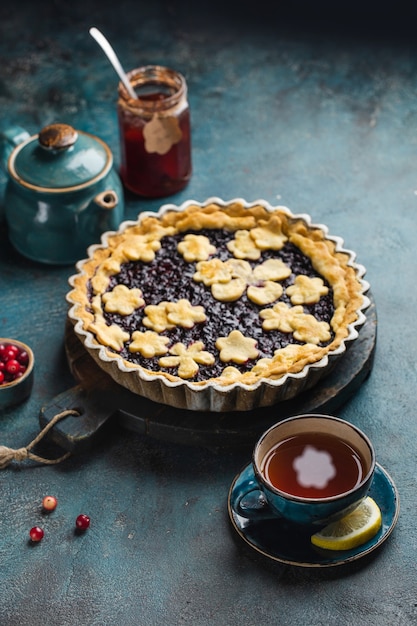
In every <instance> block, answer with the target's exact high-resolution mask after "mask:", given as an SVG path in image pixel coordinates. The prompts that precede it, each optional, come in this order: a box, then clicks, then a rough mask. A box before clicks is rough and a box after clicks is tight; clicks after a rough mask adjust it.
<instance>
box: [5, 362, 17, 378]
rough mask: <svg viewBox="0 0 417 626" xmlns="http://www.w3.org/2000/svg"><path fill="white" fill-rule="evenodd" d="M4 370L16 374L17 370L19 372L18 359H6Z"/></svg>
mask: <svg viewBox="0 0 417 626" xmlns="http://www.w3.org/2000/svg"><path fill="white" fill-rule="evenodd" d="M6 372H7V373H8V374H12V375H16V374H17V373H18V372H20V363H19V361H16V359H10V360H9V361H6Z"/></svg>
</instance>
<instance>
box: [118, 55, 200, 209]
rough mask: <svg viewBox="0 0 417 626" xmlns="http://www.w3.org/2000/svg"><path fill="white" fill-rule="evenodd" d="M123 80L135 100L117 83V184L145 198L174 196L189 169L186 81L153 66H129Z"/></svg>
mask: <svg viewBox="0 0 417 626" xmlns="http://www.w3.org/2000/svg"><path fill="white" fill-rule="evenodd" d="M128 78H129V81H130V83H131V85H132V87H133V89H134V91H135V93H136V94H137V99H133V98H131V97H130V95H129V94H128V92H127V89H126V87H125V86H124V85H123V83H120V84H119V89H118V93H119V98H118V102H117V115H118V120H119V133H120V145H121V169H120V175H121V178H122V181H123V184H124V185H125V187H126V188H127V189H129V190H130V191H132V192H133V193H135V194H138V195H140V196H145V197H152V198H156V197H162V196H168V195H171V194H174V193H176V192H177V191H180V190H181V189H183V188H184V187H185V186H186V185H187V183H188V181H189V180H190V177H191V170H192V166H191V129H190V110H189V106H188V101H187V84H186V82H185V79H184V77H183V76H182V75H181V74H180V73H178V72H176V71H174V70H172V69H169V68H167V67H162V66H158V65H148V66H145V67H140V68H138V69H134V70H132V71H130V72H129V73H128Z"/></svg>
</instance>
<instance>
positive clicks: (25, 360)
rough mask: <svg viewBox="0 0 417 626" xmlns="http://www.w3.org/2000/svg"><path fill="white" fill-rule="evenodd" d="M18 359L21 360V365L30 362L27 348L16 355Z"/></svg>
mask: <svg viewBox="0 0 417 626" xmlns="http://www.w3.org/2000/svg"><path fill="white" fill-rule="evenodd" d="M16 360H17V361H19V363H20V365H23V366H26V365H27V364H28V363H29V355H28V353H27V352H26V350H22V351H21V352H20V354H18V355H17V356H16Z"/></svg>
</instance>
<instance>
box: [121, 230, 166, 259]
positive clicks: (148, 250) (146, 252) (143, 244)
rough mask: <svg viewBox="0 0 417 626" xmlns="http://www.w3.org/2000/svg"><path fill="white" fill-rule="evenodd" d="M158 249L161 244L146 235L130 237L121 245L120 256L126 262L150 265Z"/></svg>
mask: <svg viewBox="0 0 417 626" xmlns="http://www.w3.org/2000/svg"><path fill="white" fill-rule="evenodd" d="M160 248H161V242H160V241H159V240H157V239H150V238H149V237H148V236H147V235H130V236H129V237H126V240H125V241H124V242H123V244H122V254H123V257H124V259H125V260H127V261H143V262H144V263H150V262H151V261H153V260H154V258H155V252H158V250H160ZM115 255H116V256H117V250H116V253H115Z"/></svg>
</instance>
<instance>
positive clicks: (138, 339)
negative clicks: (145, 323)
mask: <svg viewBox="0 0 417 626" xmlns="http://www.w3.org/2000/svg"><path fill="white" fill-rule="evenodd" d="M168 344H169V338H168V337H164V336H163V335H158V333H154V332H153V331H152V330H145V331H144V332H142V331H140V330H135V332H134V333H132V343H131V344H130V346H129V350H130V352H140V354H141V355H142V356H143V357H145V359H152V358H153V357H154V356H160V355H162V354H166V353H167V352H168V348H167V345H168Z"/></svg>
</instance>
